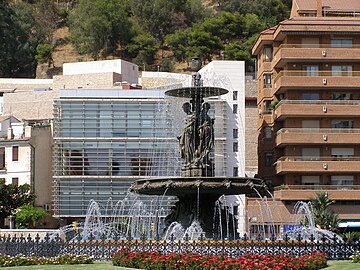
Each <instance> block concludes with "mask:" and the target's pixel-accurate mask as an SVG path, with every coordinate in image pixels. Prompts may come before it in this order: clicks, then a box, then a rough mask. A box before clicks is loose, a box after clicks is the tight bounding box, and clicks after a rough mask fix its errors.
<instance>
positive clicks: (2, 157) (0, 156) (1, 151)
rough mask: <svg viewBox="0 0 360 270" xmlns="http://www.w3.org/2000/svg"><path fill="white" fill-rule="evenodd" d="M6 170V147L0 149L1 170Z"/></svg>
mask: <svg viewBox="0 0 360 270" xmlns="http://www.w3.org/2000/svg"><path fill="white" fill-rule="evenodd" d="M4 169H5V147H1V148H0V170H4Z"/></svg>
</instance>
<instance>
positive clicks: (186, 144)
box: [178, 102, 214, 176]
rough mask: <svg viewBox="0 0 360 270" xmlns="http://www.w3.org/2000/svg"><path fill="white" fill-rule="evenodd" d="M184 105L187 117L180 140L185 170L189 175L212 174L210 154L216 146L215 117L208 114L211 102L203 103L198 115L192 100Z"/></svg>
mask: <svg viewBox="0 0 360 270" xmlns="http://www.w3.org/2000/svg"><path fill="white" fill-rule="evenodd" d="M193 104H194V103H193ZM182 107H183V110H184V112H185V113H186V117H185V119H184V128H183V132H182V134H181V135H180V136H179V137H178V140H179V146H180V153H181V158H182V159H183V160H184V162H185V164H184V166H183V172H185V174H186V175H187V176H199V174H201V175H203V174H205V175H207V176H212V175H213V172H212V171H213V165H212V163H211V161H210V159H209V154H210V151H211V149H212V148H213V147H214V119H212V118H211V117H210V116H209V114H208V113H209V110H210V104H209V103H207V102H205V103H203V104H202V106H201V110H200V111H199V112H198V115H197V110H196V109H195V108H192V105H191V103H190V102H186V103H184V104H183V106H182ZM204 172H205V173H204Z"/></svg>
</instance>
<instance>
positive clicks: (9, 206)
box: [0, 179, 35, 228]
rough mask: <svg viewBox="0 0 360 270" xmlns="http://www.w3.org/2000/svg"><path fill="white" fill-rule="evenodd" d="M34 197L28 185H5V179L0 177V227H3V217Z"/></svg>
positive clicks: (32, 200)
mask: <svg viewBox="0 0 360 270" xmlns="http://www.w3.org/2000/svg"><path fill="white" fill-rule="evenodd" d="M34 199H35V195H34V194H33V193H32V192H31V187H30V185H28V184H24V185H19V186H17V185H14V184H8V185H7V184H5V179H0V228H2V227H3V225H4V219H5V218H7V217H8V216H10V215H14V214H15V211H16V209H17V208H19V207H20V206H22V205H24V204H30V203H32V202H34Z"/></svg>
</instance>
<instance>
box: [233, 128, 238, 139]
mask: <svg viewBox="0 0 360 270" xmlns="http://www.w3.org/2000/svg"><path fill="white" fill-rule="evenodd" d="M238 136H239V130H238V129H237V128H234V129H233V138H234V139H237V138H238Z"/></svg>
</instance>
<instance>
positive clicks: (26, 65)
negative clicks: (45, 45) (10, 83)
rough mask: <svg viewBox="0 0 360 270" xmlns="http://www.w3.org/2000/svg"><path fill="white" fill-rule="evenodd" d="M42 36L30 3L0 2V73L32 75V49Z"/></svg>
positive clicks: (33, 57)
mask: <svg viewBox="0 0 360 270" xmlns="http://www.w3.org/2000/svg"><path fill="white" fill-rule="evenodd" d="M41 39H42V36H41V34H40V32H39V31H38V27H37V22H36V20H35V17H34V14H33V10H32V8H31V6H30V5H29V4H27V3H25V2H21V1H17V2H15V3H14V4H12V5H10V4H7V3H6V2H1V3H0V76H3V77H19V76H24V73H26V74H29V75H30V76H32V75H34V74H35V67H36V65H35V51H36V47H37V45H38V44H39V43H40V42H41Z"/></svg>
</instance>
